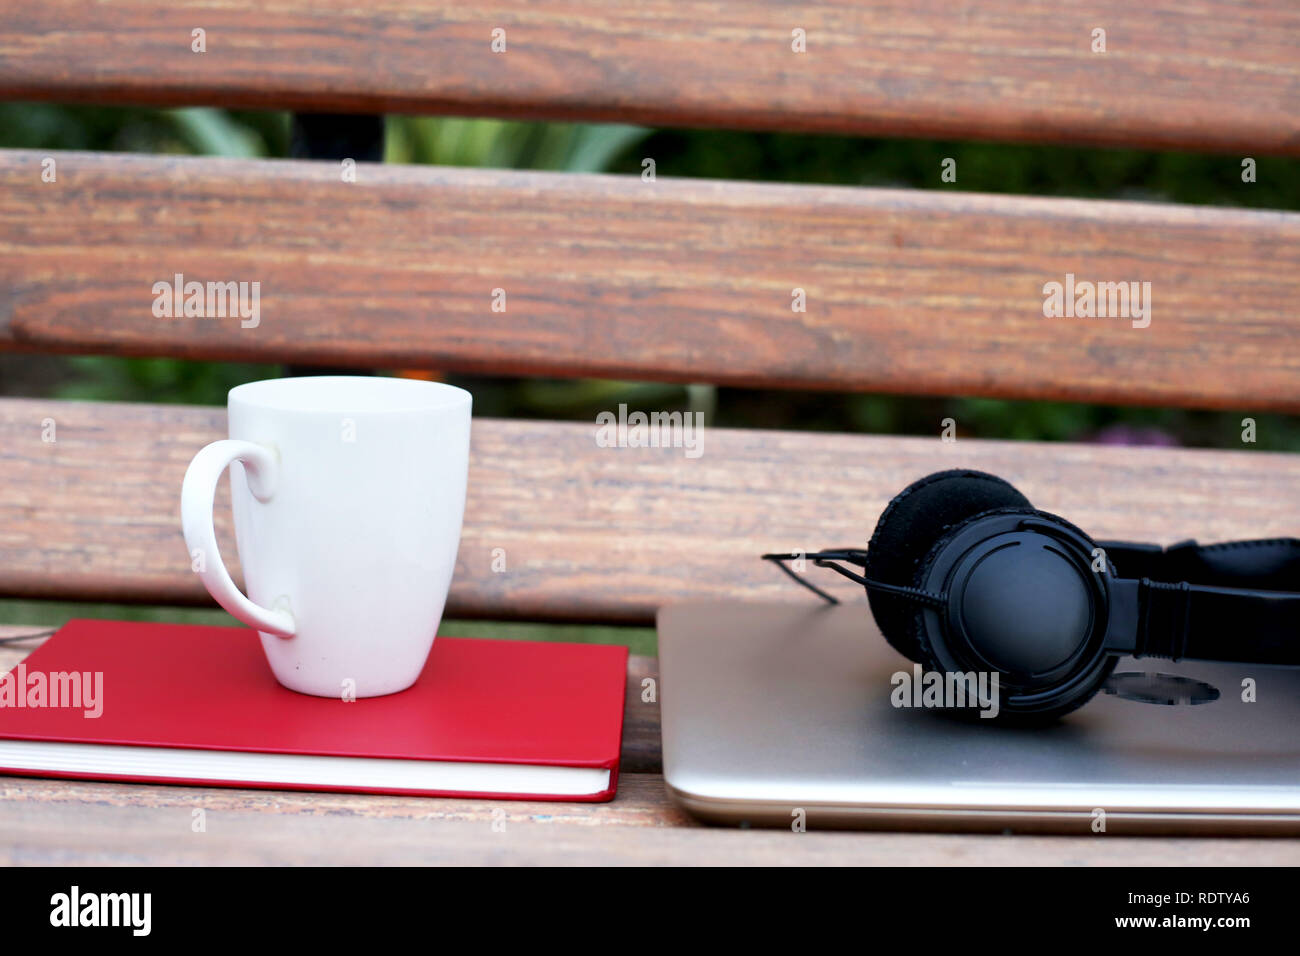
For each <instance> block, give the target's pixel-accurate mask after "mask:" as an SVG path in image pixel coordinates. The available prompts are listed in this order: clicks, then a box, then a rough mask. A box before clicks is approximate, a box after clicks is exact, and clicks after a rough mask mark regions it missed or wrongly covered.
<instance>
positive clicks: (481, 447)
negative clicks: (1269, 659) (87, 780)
mask: <svg viewBox="0 0 1300 956" xmlns="http://www.w3.org/2000/svg"><path fill="white" fill-rule="evenodd" d="M47 419H52V420H53V421H54V423H55V427H56V432H55V437H56V438H57V441H56V442H53V443H47V442H44V441H42V435H43V432H45V431H46V427H45V426H44V425H43V424H42V423H43V422H45V421H46V420H47ZM935 426H936V431H937V430H938V426H939V423H937V422H936V423H935ZM225 433H226V415H225V411H224V410H223V409H217V408H205V407H187V406H159V405H145V404H110V403H76V402H58V401H40V400H28V399H6V400H3V401H0V595H5V596H27V597H47V598H60V599H87V600H110V601H111V600H124V601H148V602H158V603H177V604H195V603H203V604H210V603H211V600H210V598H208V596H207V593H206V592H205V591H204V590H203V587H202V585H201V584H200V583H199V582H198V580H197V578H196V577H195V576H194V575H193V573H192V572H191V571H190V565H189V558H188V555H187V553H186V550H185V546H184V543H183V541H182V539H181V533H180V523H179V518H178V511H179V509H178V500H179V495H180V486H181V479H182V477H183V475H184V473H185V468H186V466H187V465H188V463H189V461H190V458H191V457H192V456H193V454H194V453H195V452H196V451H197V450H198V449H199V448H200V447H201V446H202V445H204V444H205V443H207V442H208V441H212V440H215V439H217V438H220V437H224V436H225ZM595 434H596V428H595V426H594V425H593V424H580V423H558V422H515V421H503V420H493V419H476V420H475V422H474V426H473V436H472V443H471V446H472V447H471V463H470V478H469V496H468V503H467V506H466V515H465V525H464V532H463V535H462V542H461V550H460V556H459V560H458V564H457V569H456V574H455V579H454V581H453V583H452V590H451V597H450V602H449V614H450V615H453V616H473V617H487V618H498V619H500V618H508V617H517V618H527V619H538V620H545V619H560V620H575V619H576V620H584V619H586V620H606V621H610V620H612V621H625V622H629V623H647V622H649V621H651V620H652V619H653V615H654V612H655V610H656V609H657V608H658V607H659V606H661V605H662V604H664V603H666V602H669V601H673V600H678V599H686V598H705V597H708V598H714V597H726V596H730V597H752V598H767V599H782V598H788V599H791V600H799V599H800V593H801V592H799V591H798V590H797V589H795V587H794V585H793V584H791V583H790V582H789V581H787V580H786V579H785V578H784V577H783V576H782V575H780V574H778V573H777V572H776V570H775V569H774V568H772V567H771V566H770V565H768V564H765V563H763V562H761V561H759V560H758V555H759V554H760V553H762V552H764V551H770V550H782V551H784V550H790V549H794V548H815V547H825V546H845V545H849V544H852V543H853V542H854V541H855V540H856V541H857V542H858V543H860V544H861V545H863V546H865V545H866V542H867V540H868V538H869V537H870V534H871V529H872V527H873V526H874V524H875V521H876V518H877V517H878V516H879V514H880V512H881V510H882V509H883V508H884V506H885V504H886V503H887V502H888V500H889V498H890V497H891V496H892V495H894V494H895V493H896V492H898V491H899V490H901V489H902V488H903V487H904V486H905V485H906V484H908V483H909V482H910V481H912V480H914V479H915V478H917V477H920V476H921V475H924V474H926V473H928V472H930V471H935V470H939V469H943V468H951V467H975V468H980V469H983V470H985V471H991V472H994V473H996V474H999V475H1002V476H1004V477H1005V478H1007V479H1008V480H1010V481H1012V482H1013V483H1015V484H1016V485H1017V486H1018V487H1020V489H1021V490H1022V491H1023V492H1024V493H1025V494H1026V495H1027V496H1028V497H1029V499H1030V500H1031V501H1033V502H1034V503H1035V505H1036V506H1038V507H1040V508H1043V509H1045V510H1049V511H1054V512H1056V513H1059V514H1061V515H1063V516H1065V517H1067V518H1068V519H1070V520H1072V521H1074V522H1075V523H1076V524H1078V525H1080V526H1081V527H1083V528H1084V529H1085V530H1086V531H1088V532H1089V533H1090V534H1092V535H1093V536H1094V537H1097V538H1129V539H1135V540H1148V541H1153V542H1158V543H1165V544H1170V543H1173V542H1175V541H1178V540H1181V539H1184V538H1188V537H1196V538H1199V539H1200V540H1203V541H1215V540H1224V539H1229V538H1248V537H1272V536H1280V535H1292V534H1296V533H1297V531H1298V530H1300V529H1298V528H1297V520H1296V511H1295V507H1294V506H1295V504H1296V503H1297V494H1296V489H1297V488H1300V456H1297V455H1285V454H1276V453H1266V452H1254V451H1240V452H1220V451H1206V450H1190V449H1165V448H1157V449H1143V448H1122V447H1109V446H1100V445H1075V444H1063V443H1050V444H1046V443H1044V444H1040V443H1029V442H991V441H978V440H974V439H959V440H958V441H956V442H943V441H940V440H939V439H938V437H937V436H936V437H935V438H932V439H931V438H898V437H877V436H850V435H826V434H796V433H790V432H776V431H758V430H728V429H708V430H706V431H705V432H704V433H703V436H702V444H701V445H700V446H699V447H700V451H701V453H702V454H701V456H700V457H699V458H694V459H692V458H687V457H686V456H685V453H684V451H685V450H684V449H682V448H602V447H598V446H597V444H596V441H595ZM225 484H226V483H225V482H224V481H223V483H222V489H221V492H220V496H219V500H218V505H217V509H216V515H217V525H218V537H219V539H220V540H221V541H222V547H223V554H224V555H225V556H226V557H227V559H228V560H229V561H230V562H231V564H232V565H234V564H236V562H235V560H234V556H235V549H234V544H233V531H232V528H231V519H230V510H229V503H228V497H227V495H226V492H225ZM494 548H503V549H505V555H506V564H507V570H506V571H505V572H504V573H498V572H494V571H493V569H492V561H493V549H494ZM829 577H830V576H829V575H828V579H829ZM823 583H825V584H827V585H828V586H830V587H836V584H835V583H834V581H833V580H827V581H826V582H823ZM855 590H856V589H854V588H853V587H852V585H848V584H846V585H845V590H844V592H843V593H845V594H846V595H850V594H853V592H854V591H855ZM857 599H859V600H861V595H860V592H859V593H858V595H857ZM809 600H812V599H811V598H809Z"/></svg>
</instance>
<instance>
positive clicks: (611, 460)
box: [0, 0, 1300, 865]
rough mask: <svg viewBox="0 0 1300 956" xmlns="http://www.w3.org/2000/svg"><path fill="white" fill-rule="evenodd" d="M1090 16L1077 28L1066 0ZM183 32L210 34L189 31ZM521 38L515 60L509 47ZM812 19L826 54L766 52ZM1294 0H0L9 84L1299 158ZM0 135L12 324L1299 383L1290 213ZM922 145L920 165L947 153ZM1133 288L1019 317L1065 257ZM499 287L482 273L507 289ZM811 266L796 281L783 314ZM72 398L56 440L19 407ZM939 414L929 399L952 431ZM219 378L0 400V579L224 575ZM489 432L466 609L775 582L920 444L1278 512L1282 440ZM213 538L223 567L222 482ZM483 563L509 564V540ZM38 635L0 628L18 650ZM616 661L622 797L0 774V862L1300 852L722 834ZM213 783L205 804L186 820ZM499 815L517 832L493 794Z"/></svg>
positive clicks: (479, 436) (556, 360)
mask: <svg viewBox="0 0 1300 956" xmlns="http://www.w3.org/2000/svg"><path fill="white" fill-rule="evenodd" d="M1097 27H1101V28H1104V29H1107V31H1108V52H1107V53H1105V54H1097V53H1093V52H1092V50H1091V32H1092V30H1093V29H1094V28H1097ZM194 28H203V29H204V30H205V31H206V42H207V52H206V53H204V54H196V53H193V52H191V49H190V37H191V31H192V30H193V29H194ZM497 28H500V29H503V30H505V31H506V33H505V36H506V43H507V49H506V52H505V53H502V54H494V53H492V52H491V48H490V44H491V41H492V31H493V30H494V29H497ZM796 29H802V30H804V31H805V32H806V38H807V40H806V42H807V52H806V53H803V54H796V53H794V52H792V49H791V37H792V31H793V30H796ZM1297 42H1300V15H1297V13H1296V11H1295V10H1294V7H1293V5H1292V4H1291V3H1290V2H1289V0H1260V2H1257V3H1254V4H1252V5H1250V6H1249V7H1248V8H1243V7H1241V6H1239V5H1237V4H1233V3H1228V2H1219V0H1206V2H1205V3H1202V4H1200V5H1199V6H1198V7H1197V12H1196V13H1190V12H1184V11H1183V10H1182V8H1181V7H1180V5H1177V4H1171V3H1164V2H1158V3H1152V4H1133V3H1131V2H1130V0H1096V2H1094V3H1092V4H1090V5H1089V9H1088V12H1087V14H1086V15H1084V14H1082V13H1075V12H1073V10H1072V9H1069V8H1067V9H1066V10H1064V11H1063V10H1062V9H1061V5H1060V4H1057V3H1054V2H1031V3H1022V4H1014V5H1013V4H1007V3H1005V2H1003V0H974V2H971V3H966V4H962V5H960V8H959V9H957V8H954V7H953V6H952V5H949V4H942V3H933V4H931V3H918V4H913V5H908V4H890V5H871V4H867V5H861V4H839V3H830V2H820V3H816V2H815V3H813V4H811V5H804V6H802V7H800V8H799V10H798V12H797V13H795V12H791V11H787V10H785V9H783V8H782V6H781V5H779V4H769V3H761V2H758V0H737V2H735V3H730V4H727V5H725V6H723V7H719V6H717V5H696V4H683V3H681V2H678V0H674V2H667V0H637V2H635V3H634V2H630V0H604V2H601V3H595V2H588V0H575V2H573V3H568V4H563V5H532V4H529V5H525V4H518V3H515V4H483V5H476V6H475V7H474V8H473V9H467V8H466V7H465V6H464V5H463V4H451V3H445V2H435V0H385V2H381V3H377V4H374V5H371V6H368V7H366V8H365V9H364V10H362V9H361V8H356V9H352V8H347V7H345V6H343V5H334V4H309V3H307V2H305V0H288V2H285V3H281V4H278V5H277V6H276V7H275V8H274V9H273V10H272V9H270V8H266V7H265V6H264V5H263V4H260V3H257V2H254V0H234V2H223V3H221V4H215V3H205V2H196V3H174V2H163V0H125V2H120V3H115V4H112V5H99V4H91V3H83V2H75V0H49V2H46V3H42V4H19V3H16V2H11V0H4V2H0V98H3V99H11V100H16V99H42V100H53V101H77V102H91V103H115V104H118V103H132V104H145V105H220V106H228V107H245V108H281V109H294V110H318V111H319V110H324V111H336V112H346V111H350V112H371V113H380V112H395V111H407V112H423V113H457V114H470V115H484V116H504V117H528V118H552V119H575V120H594V121H606V120H619V121H633V122H640V123H648V124H661V125H680V126H720V127H739V128H752V129H783V130H795V131H807V132H834V133H850V134H871V135H874V134H890V135H904V136H923V137H935V138H938V137H952V138H992V139H1003V140H1018V141H1034V142H1050V143H1061V144H1093V145H1111V146H1137V147H1146V148H1158V149H1192V150H1211V151H1220V152H1223V153H1224V154H1225V159H1224V162H1225V163H1226V164H1228V165H1229V166H1230V167H1231V168H1233V169H1235V168H1237V166H1238V164H1239V162H1240V158H1241V157H1242V156H1255V155H1265V154H1278V155H1286V156H1296V155H1300V100H1298V99H1297V94H1296V91H1297V90H1300V61H1297V59H1296V58H1295V56H1294V51H1295V48H1296V45H1297ZM53 155H54V158H55V159H56V160H57V177H58V178H57V183H43V182H42V180H41V169H42V160H43V159H44V158H45V157H46V154H44V153H39V152H32V151H7V152H0V349H5V350H16V351H28V352H43V353H72V352H90V353H97V354H104V355H165V356H175V357H184V358H191V359H205V360H241V361H259V362H285V363H295V364H302V365H313V364H317V365H345V366H349V367H359V368H378V369H382V368H391V367H395V366H400V367H402V368H427V369H432V370H449V371H461V372H482V373H499V374H512V375H513V374H522V375H551V376H608V377H618V378H629V379H645V380H666V381H677V382H713V383H718V384H737V385H748V386H754V385H758V386H767V387H798V388H816V389H828V390H838V391H854V390H861V391H879V392H894V393H908V394H953V395H958V394H959V395H972V396H997V397H1008V398H1026V399H1027V398H1052V399H1066V400H1077V401H1095V402H1111V403H1133V404H1156V405H1168V406H1181V407H1202V408H1223V409H1234V410H1242V411H1243V413H1245V414H1253V413H1256V412H1263V411H1281V412H1290V413H1294V412H1296V411H1298V410H1300V316H1298V315H1297V312H1296V309H1295V303H1296V302H1298V301H1300V216H1297V215H1294V214H1290V213H1283V212H1252V211H1241V210H1235V209H1222V208H1192V207H1175V206H1165V205H1151V204H1141V203H1126V202H1125V203H1121V202H1088V201H1076V200H1068V199H1035V198H1023V197H1003V196H984V195H974V194H969V193H958V192H944V191H934V192H915V191H902V190H881V189H850V188H827V187H810V186H793V185H792V186H784V185H754V184H739V183H724V182H705V181H687V180H680V179H673V178H671V177H670V176H668V175H664V174H665V173H667V172H668V171H666V170H660V171H659V172H660V175H659V177H658V178H657V179H656V181H653V182H645V181H642V179H641V178H640V177H614V176H585V175H565V174H544V173H522V172H505V171H488V170H467V169H442V168H431V167H384V166H379V165H365V164H363V165H361V166H360V167H359V169H358V175H357V181H356V182H355V183H342V182H341V181H340V175H339V166H338V164H337V163H336V162H260V161H259V162H249V161H231V160H214V159H203V158H177V157H164V156H125V155H108V154H100V155H95V154H53ZM938 174H939V171H938V170H936V171H935V175H936V177H937V176H938ZM1071 272H1072V273H1075V274H1077V275H1079V276H1080V277H1093V278H1097V279H1105V280H1130V279H1139V280H1143V281H1149V282H1151V284H1152V288H1153V321H1152V323H1151V325H1150V327H1149V328H1146V329H1141V330H1137V329H1133V328H1132V327H1131V326H1130V324H1129V323H1128V322H1126V321H1116V320H1104V319H1091V320H1085V319H1044V318H1043V315H1042V312H1041V306H1042V293H1041V289H1042V286H1043V284H1044V283H1045V282H1049V281H1053V280H1057V281H1059V280H1060V279H1061V278H1062V277H1063V276H1064V275H1065V274H1066V273H1071ZM174 273H183V274H185V275H186V276H187V277H191V278H200V277H202V278H203V279H205V280H206V279H219V280H222V281H225V280H229V279H248V280H254V279H255V280H258V281H260V282H261V283H262V298H261V315H262V321H261V323H260V325H259V326H258V327H257V328H249V329H245V328H241V327H240V324H239V322H238V321H233V320H211V319H158V318H155V317H154V316H153V315H152V312H151V310H150V304H151V302H152V295H151V294H150V295H149V297H148V298H146V292H147V290H149V289H150V288H151V287H152V284H153V283H154V282H156V281H158V280H160V279H164V280H165V279H168V278H170V277H171V276H172V275H173V274H174ZM494 288H503V289H506V290H507V292H508V308H507V311H506V312H504V313H501V312H494V311H492V310H491V308H490V305H491V295H492V290H493V289H494ZM795 288H802V289H804V290H805V294H806V296H807V302H808V306H807V311H806V312H803V313H799V312H794V311H792V309H791V294H792V290H793V289H795ZM46 419H53V420H54V421H55V423H56V427H57V441H56V442H53V443H51V442H45V441H42V430H43V428H44V425H43V423H44V422H45V420H46ZM935 428H936V432H937V431H938V429H939V423H938V422H936V423H935ZM224 434H225V414H224V411H223V410H221V409H215V408H195V407H177V406H161V405H147V404H132V405H126V404H107V403H105V404H85V403H76V402H61V401H47V400H43V399H42V400H37V399H6V400H2V401H0V596H3V597H25V598H50V599H61V600H98V601H113V602H152V603H162V604H174V605H194V604H207V603H209V600H208V598H207V596H206V593H205V592H204V591H203V589H202V587H201V585H199V583H198V582H197V580H196V579H195V577H194V576H193V575H192V574H191V572H190V569H189V564H188V559H187V557H186V553H185V550H184V547H183V545H182V543H181V540H180V534H179V524H178V518H177V496H178V493H179V488H180V481H181V476H182V475H183V473H184V470H185V467H186V465H187V463H188V461H189V459H190V457H191V456H192V454H193V452H194V451H195V450H196V449H197V448H199V447H200V446H201V445H202V444H204V443H205V442H207V441H210V440H212V439H215V438H218V437H222V436H223V435H224ZM1248 447H1249V446H1243V449H1244V450H1242V451H1231V452H1210V451H1199V450H1166V449H1161V450H1153V449H1133V448H1115V447H1103V446H1084V445H1060V444H1051V445H1047V444H1031V443H1013V442H999V441H975V440H966V439H963V440H959V441H957V442H954V443H945V442H940V441H937V440H935V439H921V438H893V437H877V436H866V435H853V436H849V435H822V434H802V433H801V434H795V433H786V432H769V431H732V430H724V429H716V430H710V431H709V432H708V433H707V434H706V445H705V449H704V454H703V455H702V457H700V458H698V459H694V460H691V459H686V458H685V457H684V456H683V455H682V454H681V451H680V450H673V449H658V450H656V449H643V450H640V451H637V450H630V449H624V450H620V451H617V452H615V451H611V450H610V449H604V448H598V447H596V444H595V442H594V441H593V426H591V425H580V424H566V423H556V422H519V421H499V420H485V419H480V420H478V421H476V422H475V426H474V436H473V449H472V462H471V476H470V492H469V502H468V508H467V513H466V519H465V530H464V538H463V543H462V547H461V553H460V560H459V564H458V568H457V573H456V578H455V582H454V584H453V587H452V594H451V601H450V607H449V613H450V614H451V615H453V616H459V617H482V618H488V619H506V618H519V619H527V620H537V621H575V620H576V621H599V622H618V623H629V624H647V623H649V622H650V621H651V620H652V616H653V613H654V611H655V609H656V608H657V607H658V606H660V605H662V604H663V603H665V602H668V601H672V600H677V599H682V598H687V597H705V596H720V595H727V596H737V597H746V596H752V597H764V598H781V597H786V598H789V599H791V600H798V599H799V597H798V595H796V594H792V593H791V591H790V590H789V585H788V582H785V581H784V580H783V579H782V578H781V576H780V575H777V574H774V573H773V572H772V569H771V568H769V567H766V566H764V565H762V564H761V563H760V562H758V561H757V560H756V555H757V554H759V553H760V552H762V551H764V550H770V549H772V548H774V547H778V546H779V547H782V548H784V547H798V546H801V545H807V544H810V543H811V544H816V543H818V542H823V541H825V540H826V539H827V538H828V537H829V538H832V539H840V538H843V537H844V536H845V534H848V535H849V536H850V537H851V536H852V534H853V533H854V530H853V529H855V528H856V529H857V532H856V533H858V534H859V535H860V536H861V538H862V539H863V541H864V542H865V539H866V537H867V536H868V534H869V532H870V529H871V526H872V523H873V522H874V520H875V517H876V516H877V515H878V514H879V512H880V510H881V508H882V507H883V506H884V504H885V503H886V501H887V500H888V498H889V497H890V496H891V495H892V494H893V493H894V492H895V491H896V490H898V489H900V488H902V487H903V486H904V485H905V484H906V483H907V482H909V481H910V480H912V479H913V478H915V477H917V476H919V475H921V474H924V473H926V472H928V471H931V470H934V469H937V468H941V467H951V466H955V465H970V466H975V467H979V468H982V469H984V470H988V471H993V472H996V473H998V474H1001V475H1004V476H1006V477H1007V478H1008V479H1010V480H1011V481H1013V482H1015V483H1016V484H1017V485H1018V486H1019V487H1020V488H1021V489H1022V490H1023V491H1025V493H1026V494H1027V495H1028V496H1029V497H1030V498H1031V499H1032V500H1034V501H1035V502H1036V503H1038V504H1040V505H1041V506H1044V507H1047V508H1049V509H1051V510H1054V511H1059V512H1060V513H1062V514H1065V515H1067V516H1069V517H1070V518H1071V519H1072V520H1074V521H1076V522H1077V523H1079V524H1081V525H1082V526H1084V527H1086V528H1088V529H1089V530H1090V531H1091V532H1092V533H1093V534H1094V535H1096V536H1097V537H1124V538H1134V539H1149V540H1153V541H1162V542H1166V543H1168V542H1172V541H1173V540H1177V539H1181V538H1185V537H1188V536H1195V537H1197V538H1200V539H1203V540H1213V539H1223V538H1232V537H1256V536H1258V537H1263V536H1270V535H1285V534H1295V533H1296V530H1297V527H1296V525H1297V516H1296V507H1295V506H1296V504H1297V494H1296V489H1297V488H1300V456H1290V455H1283V454H1270V453H1261V452H1255V451H1251V450H1246V449H1248ZM217 514H218V515H219V516H220V517H219V534H220V535H221V536H223V538H222V540H223V542H224V543H225V553H227V554H228V555H231V556H233V554H234V549H233V547H232V546H231V543H230V542H231V541H232V540H233V539H232V535H231V528H230V523H229V506H228V503H226V502H225V501H219V502H218V508H217ZM495 547H504V548H506V549H507V553H508V554H509V559H510V560H509V565H510V571H509V573H506V574H499V573H493V572H492V570H491V563H490V555H491V550H492V548H495ZM41 633H42V632H41V629H37V628H6V629H0V637H22V636H24V635H31V639H30V640H25V641H16V642H12V643H0V668H7V667H10V666H12V665H13V664H15V663H16V662H17V661H18V660H20V659H21V658H22V657H23V656H24V655H25V654H26V653H28V652H29V651H30V649H31V648H32V647H33V646H34V645H35V644H37V643H39V641H40V640H42V638H41V637H40V636H39V635H40V634H41ZM654 672H655V662H654V661H653V660H652V659H647V658H634V659H633V660H632V663H631V670H630V674H629V676H630V678H631V680H630V681H629V698H628V704H627V726H626V730H625V737H624V758H623V759H624V767H623V769H624V776H623V777H622V780H621V782H620V788H619V795H618V797H617V799H616V800H615V801H614V802H612V803H610V804H608V805H598V806H589V805H576V806H575V805H565V804H549V803H548V804H529V803H500V804H496V803H490V802H483V801H474V800H432V799H424V798H401V797H370V796H353V795H339V794H306V793H285V792H259V791H240V790H219V789H200V788H184V787H165V786H129V785H116V784H98V783H82V782H68V781H53V780H34V779H21V778H14V777H0V797H2V798H3V802H0V833H3V834H4V839H3V840H0V860H3V861H4V862H7V863H14V862H92V863H100V862H103V863H124V862H125V863H135V862H152V863H201V864H211V863H226V862H243V863H293V862H322V863H337V862H401V863H428V862H467V861H470V862H502V863H550V862H571V861H584V862H588V861H589V862H627V863H680V862H687V863H710V862H743V863H750V862H754V863H758V862H762V863H780V862H797V863H820V862H827V863H832V862H833V863H843V862H854V863H903V864H908V863H936V862H939V863H1023V862H1035V863H1037V862H1056V863H1111V864H1114V863H1123V864H1126V865H1141V864H1145V863H1164V864H1180V863H1198V864H1206V863H1220V862H1222V863H1232V864H1240V863H1243V862H1290V863H1295V862H1300V841H1294V840H1254V839H1248V840H1242V839H1231V840H1230V839H1180V838H1130V837H1106V838H1102V839H1079V838H1067V837H1002V836H989V835H937V834H903V833H808V834H801V835H798V836H795V835H793V834H790V833H785V832H780V831H772V832H758V831H731V830H723V829H710V828H704V827H699V826H697V825H695V824H693V823H692V821H690V820H689V819H688V818H687V817H685V816H684V815H683V814H682V813H681V812H680V811H678V810H677V809H675V808H674V807H673V806H672V805H671V804H670V803H669V801H668V799H667V798H666V796H665V793H664V789H663V786H662V780H661V777H660V776H659V772H660V769H661V764H660V755H659V736H658V713H657V709H656V707H655V705H653V704H645V703H642V702H641V700H640V695H639V690H640V682H641V678H643V677H645V676H653V674H654ZM196 807H203V808H205V809H206V810H207V812H208V821H209V822H208V833H207V834H206V835H195V834H191V833H190V830H189V821H190V810H191V809H193V808H196ZM498 807H499V808H502V809H504V810H505V812H506V821H507V827H506V832H505V833H504V834H500V833H496V832H494V831H493V829H492V827H491V821H492V812H493V810H494V809H496V808H498Z"/></svg>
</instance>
